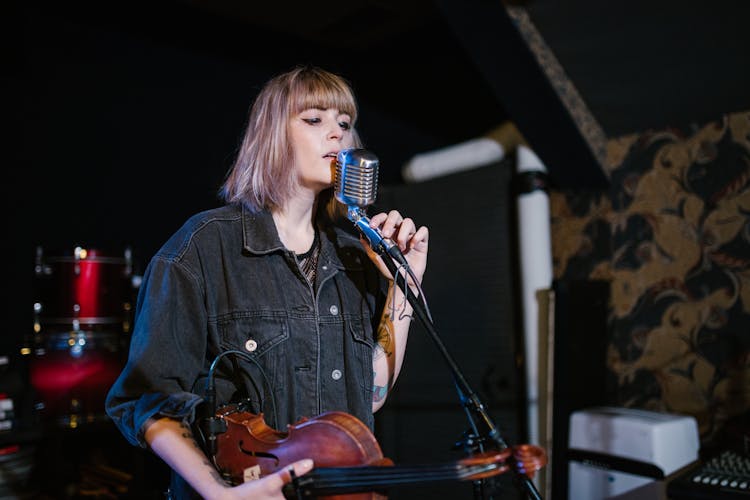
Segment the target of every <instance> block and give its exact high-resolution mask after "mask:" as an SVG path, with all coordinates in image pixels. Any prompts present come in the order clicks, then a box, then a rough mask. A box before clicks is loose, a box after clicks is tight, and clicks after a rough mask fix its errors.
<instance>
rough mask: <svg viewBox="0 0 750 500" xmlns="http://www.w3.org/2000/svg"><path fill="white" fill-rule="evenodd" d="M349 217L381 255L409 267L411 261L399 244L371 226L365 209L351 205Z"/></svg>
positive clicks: (348, 211) (348, 209) (348, 212)
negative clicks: (402, 251)
mask: <svg viewBox="0 0 750 500" xmlns="http://www.w3.org/2000/svg"><path fill="white" fill-rule="evenodd" d="M347 217H348V218H349V220H350V221H352V222H353V223H354V226H355V227H356V228H357V229H359V232H360V233H361V234H362V235H363V236H364V237H365V238H366V239H367V241H368V243H369V244H370V247H371V248H372V249H373V250H374V251H375V253H377V254H378V255H380V256H381V257H385V256H386V255H388V256H390V257H391V258H392V259H393V260H395V261H396V262H397V263H398V264H399V265H400V266H402V267H404V268H408V267H409V263H408V262H407V261H406V258H405V257H404V254H402V253H401V250H400V249H399V248H398V245H396V243H394V242H393V240H391V239H390V238H385V237H384V236H383V235H382V234H381V232H380V231H379V230H378V229H377V228H374V227H370V219H369V218H368V217H367V214H366V213H365V211H364V209H363V208H361V207H358V206H355V205H349V206H348V207H347Z"/></svg>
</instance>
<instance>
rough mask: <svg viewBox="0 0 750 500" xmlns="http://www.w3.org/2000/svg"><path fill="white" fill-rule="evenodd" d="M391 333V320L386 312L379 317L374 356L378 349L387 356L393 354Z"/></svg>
mask: <svg viewBox="0 0 750 500" xmlns="http://www.w3.org/2000/svg"><path fill="white" fill-rule="evenodd" d="M393 335H394V332H393V321H392V320H391V316H390V315H389V314H387V313H386V314H383V317H382V318H381V319H380V325H379V326H378V333H377V340H378V343H377V345H376V346H375V349H376V353H375V354H376V356H377V355H378V352H377V351H378V350H380V351H382V352H383V353H385V355H386V356H388V357H391V356H393Z"/></svg>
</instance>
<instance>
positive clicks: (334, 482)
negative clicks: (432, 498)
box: [284, 463, 500, 498]
mask: <svg viewBox="0 0 750 500" xmlns="http://www.w3.org/2000/svg"><path fill="white" fill-rule="evenodd" d="M499 467H500V465H499V464H493V463H490V464H478V465H463V464H459V463H451V464H444V465H412V466H390V467H381V466H354V467H323V468H316V469H313V470H312V471H311V472H309V473H307V474H305V475H304V476H300V477H299V478H297V479H296V480H295V481H294V482H293V483H290V484H287V485H286V487H285V488H284V495H285V496H286V497H287V498H311V497H312V498H314V497H318V496H330V495H342V494H348V493H362V492H370V491H378V490H384V489H387V488H388V487H391V486H406V485H416V484H420V483H428V482H434V481H446V480H467V479H472V478H476V477H485V475H494V471H497V470H498V468H499ZM300 495H301V496H300Z"/></svg>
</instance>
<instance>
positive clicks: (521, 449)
mask: <svg viewBox="0 0 750 500" xmlns="http://www.w3.org/2000/svg"><path fill="white" fill-rule="evenodd" d="M513 460H514V461H515V467H516V470H517V471H518V472H520V473H521V474H526V475H527V476H528V477H529V479H533V478H534V474H536V473H537V471H538V470H540V469H541V468H542V467H544V466H545V465H547V453H546V452H545V451H544V448H541V447H539V446H535V445H533V444H521V445H517V446H513Z"/></svg>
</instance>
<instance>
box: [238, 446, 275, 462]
mask: <svg viewBox="0 0 750 500" xmlns="http://www.w3.org/2000/svg"><path fill="white" fill-rule="evenodd" d="M243 444H244V442H243V441H240V442H239V443H238V445H237V446H238V448H239V449H240V451H241V452H242V453H244V454H245V455H249V456H251V457H258V458H269V459H271V460H273V461H274V464H273V465H274V467H278V466H279V457H277V456H276V455H274V454H273V453H266V452H265V451H253V450H246V449H245V448H243V447H242V445H243Z"/></svg>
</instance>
